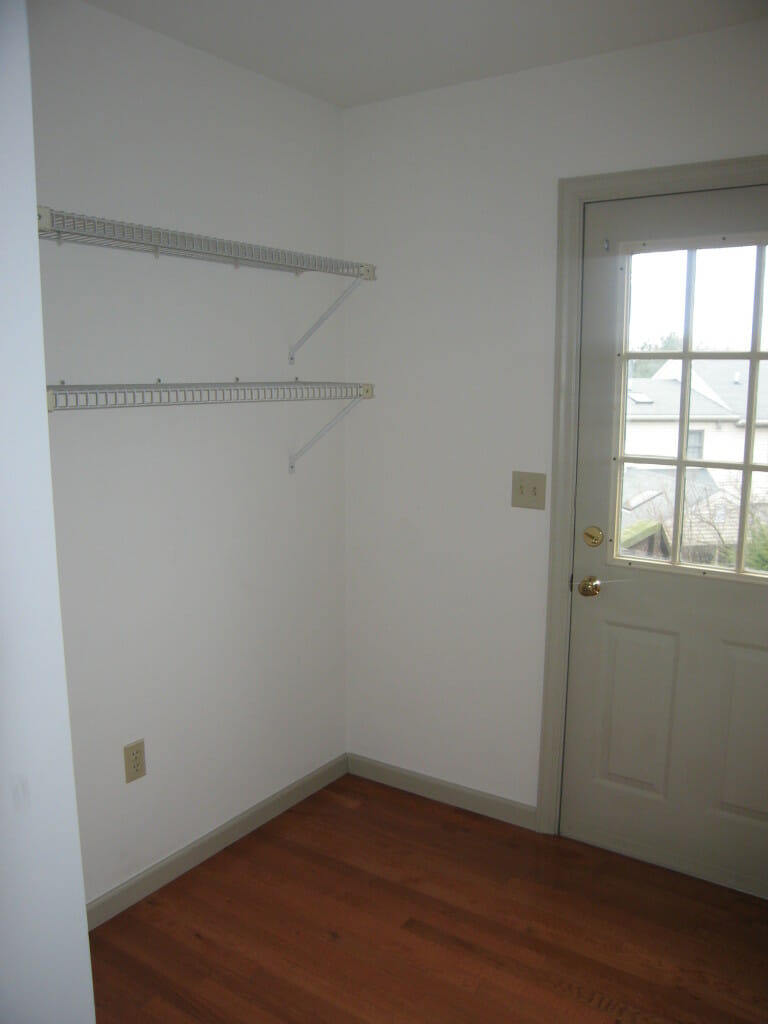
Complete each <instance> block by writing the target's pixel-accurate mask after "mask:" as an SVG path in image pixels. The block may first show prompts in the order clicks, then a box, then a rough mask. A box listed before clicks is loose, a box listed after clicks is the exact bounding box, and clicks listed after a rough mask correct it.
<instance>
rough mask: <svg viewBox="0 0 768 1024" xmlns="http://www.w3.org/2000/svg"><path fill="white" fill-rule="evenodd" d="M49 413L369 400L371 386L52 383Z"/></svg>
mask: <svg viewBox="0 0 768 1024" xmlns="http://www.w3.org/2000/svg"><path fill="white" fill-rule="evenodd" d="M47 392H48V411H49V412H73V411H78V410H85V409H91V410H93V409H142V408H148V407H157V406H172V405H173V406H175V405H232V404H245V403H250V402H318V401H319V402H334V401H353V400H355V401H356V400H360V399H363V398H373V385H372V384H360V383H348V382H340V381H247V382H241V381H235V382H226V383H205V384H170V383H168V384H166V383H163V382H160V381H158V382H156V383H154V384H53V385H49V386H48V388H47Z"/></svg>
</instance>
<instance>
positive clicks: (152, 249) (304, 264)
mask: <svg viewBox="0 0 768 1024" xmlns="http://www.w3.org/2000/svg"><path fill="white" fill-rule="evenodd" d="M37 233H38V235H39V237H40V238H49V239H53V240H54V241H58V242H79V243H81V244H84V245H100V246H105V247H106V248H110V249H133V250H135V251H138V252H149V253H154V254H155V255H158V256H159V255H160V254H161V253H162V254H163V255H166V256H183V257H185V258H186V259H196V260H209V261H213V262H215V263H230V264H232V265H234V266H238V267H239V266H250V267H262V268H264V269H267V270H284V271H288V272H291V273H294V274H304V273H310V272H314V273H319V274H335V275H337V276H339V277H352V278H357V279H359V280H362V281H374V280H375V279H376V268H375V267H374V265H373V264H372V263H356V262H354V261H352V260H339V259H335V258H333V257H330V256H314V255H312V254H311V253H305V252H295V251H293V250H291V249H275V248H273V247H271V246H265V245H254V244H252V243H250V242H236V241H232V240H230V239H226V238H216V237H214V236H212V235H197V234H191V233H190V232H187V231H176V230H173V229H171V228H157V227H150V226H148V225H144V224H131V223H129V222H127V221H119V220H110V219H108V218H106V217H93V216H90V215H88V214H84V213H67V212H66V211H64V210H54V209H52V208H51V207H50V206H38V208H37ZM318 326H319V324H318Z"/></svg>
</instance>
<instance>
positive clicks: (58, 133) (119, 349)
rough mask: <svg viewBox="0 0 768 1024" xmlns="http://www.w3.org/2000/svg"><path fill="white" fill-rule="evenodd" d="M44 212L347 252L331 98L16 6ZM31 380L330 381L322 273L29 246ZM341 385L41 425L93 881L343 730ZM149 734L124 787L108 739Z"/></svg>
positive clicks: (186, 829)
mask: <svg viewBox="0 0 768 1024" xmlns="http://www.w3.org/2000/svg"><path fill="white" fill-rule="evenodd" d="M30 21H31V43H32V73H33V100H34V109H35V131H36V148H37V169H38V195H39V201H40V202H41V203H43V204H46V205H50V206H53V207H57V208H63V209H68V210H74V211H81V212H86V213H97V214H103V215H106V216H111V217H116V218H120V219H126V220H134V221H140V222H143V223H149V224H158V225H163V226H169V227H179V228H184V229H187V230H191V231H199V232H203V233H211V234H218V235H220V236H224V237H229V238H238V239H242V240H245V241H254V242H260V243H263V244H268V245H276V246H281V247H285V248H298V249H303V250H306V251H310V252H319V253H323V254H338V253H339V250H340V249H341V241H342V238H341V115H340V113H339V112H338V111H337V110H336V109H335V108H333V107H331V106H329V105H327V104H325V103H322V102H319V101H315V100H312V99H309V98H307V97H306V96H302V95H300V94H298V93H296V92H294V91H292V90H290V89H287V88H285V87H283V86H280V85H277V84H275V83H273V82H270V81H268V80H266V79H263V78H260V77H258V76H255V75H253V74H252V73H250V72H247V71H243V70H240V69H237V68H235V67H233V66H231V65H228V64H226V63H224V62H221V61H218V60H216V59H214V58H212V57H209V56H207V55H204V54H202V53H199V52H197V51H194V50H191V49H188V48H186V47H184V46H182V45H180V44H177V43H174V42H172V41H170V40H168V39H165V38H164V37H162V36H159V35H157V34H154V33H152V32H149V31H146V30H144V29H141V28H139V27H137V26H134V25H132V24H130V23H128V22H126V21H123V20H122V19H120V18H116V17H114V16H112V15H109V14H106V13H104V12H101V11H99V10H96V9H94V8H91V7H88V6H86V5H85V4H81V3H79V2H70V0H66V2H55V3H53V2H50V3H44V2H34V3H33V4H32V5H31V13H30ZM41 253H42V273H43V296H44V322H45V335H46V364H47V373H48V379H49V381H58V380H60V379H65V380H67V381H68V382H72V383H81V382H97V383H98V382H109V381H113V382H121V381H124V382H130V381H143V380H149V381H153V380H155V378H157V377H161V378H163V379H165V380H228V379H233V378H234V377H235V376H239V377H240V378H241V379H242V380H249V379H250V380H253V379H256V380H270V379H292V378H293V376H294V374H298V375H300V376H301V377H303V378H307V379H313V378H314V379H330V380H333V379H339V377H340V376H341V375H342V374H343V369H344V367H343V357H342V349H341V337H340V334H339V327H338V324H336V325H333V324H329V325H328V326H327V327H325V328H324V329H323V331H322V334H319V335H317V336H316V337H315V338H314V339H313V340H312V341H311V342H310V343H309V344H308V345H307V346H306V348H305V349H304V350H303V351H302V353H301V355H300V357H299V359H298V362H297V365H296V367H295V368H292V367H289V365H288V360H287V352H288V347H289V345H291V344H292V343H293V342H294V341H296V340H297V339H298V338H299V337H300V335H301V334H302V333H303V331H304V330H305V329H306V327H307V326H309V324H310V323H311V322H312V320H313V319H314V318H315V317H316V316H317V315H318V314H319V313H320V312H322V311H323V309H324V308H325V307H326V306H327V305H328V304H329V303H330V301H331V300H332V298H333V297H334V296H335V295H336V294H338V292H340V291H341V289H342V287H343V282H340V281H338V280H336V279H333V278H321V277H319V276H318V277H314V278H313V277H312V275H305V276H303V277H301V278H296V277H294V276H293V275H288V274H280V273H275V272H268V271H254V270H249V269H245V268H242V269H240V270H234V269H232V268H231V267H222V266H216V265H213V264H208V263H199V264H198V263H193V262H190V261H186V260H173V259H170V258H163V259H160V260H157V261H156V260H154V259H153V258H152V257H151V256H147V255H144V254H134V253H120V252H110V251H108V250H104V249H88V248H85V247H78V246H73V245H65V246H61V247H57V246H56V245H55V244H54V243H50V242H44V243H43V244H42V245H41ZM337 408H338V405H335V404H330V403H325V404H324V403H311V404H310V403H306V404H303V405H300V406H290V407H277V406H245V407H215V408H185V409H164V410H144V411H119V412H113V413H106V414H104V413H94V414H82V413H81V414H70V415H67V414H62V413H60V414H57V415H55V416H52V417H51V418H50V432H51V446H52V459H53V483H54V499H55V512H56V527H57V536H58V549H59V568H60V574H61V599H62V611H63V621H64V640H65V652H66V660H67V669H68V677H69V689H70V703H71V714H72V735H73V744H74V751H75V774H76V780H77V792H78V799H79V804H80V818H81V831H82V845H83V861H84V871H85V884H86V894H87V897H88V899H89V900H91V899H93V898H95V897H97V896H99V895H101V894H103V893H104V892H106V891H108V890H110V889H111V888H113V887H114V886H116V885H118V884H119V883H121V882H123V881H125V880H126V879H128V878H130V877H131V876H133V875H135V874H136V873H137V872H139V871H141V870H142V869H145V868H147V867H149V866H151V865H152V864H154V863H156V862H157V861H159V860H160V859H162V858H163V857H165V856H167V855H169V854H170V853H172V852H174V851H175V850H178V849H179V848H182V847H183V846H185V845H186V844H188V843H190V842H191V841H193V840H195V839H197V838H198V837H200V836H201V835H203V834H204V833H206V832H208V831H209V830H211V829H213V828H215V827H216V826H218V825H220V824H222V823H223V822H226V821H228V820H229V819H230V818H232V817H233V816H235V815H237V814H239V813H240V812H242V811H244V810H246V809H248V808H249V807H251V806H252V805H253V804H255V803H257V802H258V801H260V800H262V799H264V798H265V797H267V796H269V795H271V794H272V793H274V792H275V791H276V790H278V789H280V788H281V787H283V786H285V785H288V784H289V783H291V782H292V781H294V780H295V779H297V778H299V777H301V776H303V775H304V774H306V773H308V772H310V771H312V770H313V769H315V768H317V767H319V766H320V765H322V764H324V763H326V762H327V761H329V760H330V759H332V758H334V757H336V756H338V755H339V754H342V753H343V752H344V750H345V734H344V635H343V631H344V614H343V607H344V598H343V588H344V570H343V558H344V458H343V431H337V432H336V433H334V434H332V435H330V436H329V437H328V438H326V439H325V440H324V441H323V442H322V443H321V444H319V445H318V446H317V447H316V448H315V449H313V450H312V452H311V453H310V454H309V455H307V457H306V458H305V459H304V460H302V461H301V462H300V464H299V466H298V468H297V472H296V474H295V476H289V474H288V454H289V450H291V449H294V450H295V449H296V448H298V447H300V446H301V444H302V443H303V442H304V441H306V440H307V439H308V438H309V437H310V436H311V435H312V434H313V433H314V432H315V431H316V430H317V429H319V427H320V426H322V425H323V423H325V422H326V421H327V420H328V419H329V418H330V417H331V415H332V414H333V413H334V412H335V411H336V409H337ZM139 737H144V739H145V741H146V756H147V767H148V774H147V777H146V778H145V779H142V780H140V781H138V782H135V783H132V784H131V785H130V786H126V784H125V781H124V775H123V745H124V744H126V743H128V742H130V741H133V740H135V739H137V738H139Z"/></svg>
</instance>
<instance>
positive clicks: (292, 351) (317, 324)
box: [288, 277, 362, 366]
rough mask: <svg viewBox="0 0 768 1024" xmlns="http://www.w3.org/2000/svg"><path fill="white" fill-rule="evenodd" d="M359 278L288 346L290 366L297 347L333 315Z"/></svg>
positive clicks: (294, 357)
mask: <svg viewBox="0 0 768 1024" xmlns="http://www.w3.org/2000/svg"><path fill="white" fill-rule="evenodd" d="M361 280H362V278H360V277H356V278H355V280H354V281H353V282H352V284H350V285H348V286H347V287H346V288H345V289H344V291H343V292H342V293H341V295H340V296H339V297H338V299H336V301H335V302H333V303H331V305H330V306H329V307H328V309H326V311H325V312H324V313H323V315H322V316H320V317H318V318H317V320H315V322H314V323H313V324H312V326H311V327H310V328H309V330H308V331H305V332H304V334H302V336H301V337H300V338H299V340H298V341H297V342H296V344H295V345H292V346H291V347H290V349H289V350H288V362H289V363H290V364H291V366H293V364H294V363H295V362H296V353H297V352H298V351H299V349H300V348H302V346H303V345H306V343H307V342H308V341H309V339H310V338H311V337H312V335H313V334H314V333H315V331H316V330H317V329H318V328H319V327H322V326H323V324H324V323H325V321H326V320H327V319H328V318H329V317H331V316H333V314H334V313H335V312H336V310H337V309H338V308H339V306H340V305H341V304H342V302H344V300H345V299H348V298H349V296H350V295H351V294H352V292H353V291H354V290H355V288H357V286H358V285H359V284H360V282H361Z"/></svg>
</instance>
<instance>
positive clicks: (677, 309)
mask: <svg viewBox="0 0 768 1024" xmlns="http://www.w3.org/2000/svg"><path fill="white" fill-rule="evenodd" d="M625 271H626V281H627V289H626V302H625V309H626V315H625V319H624V322H625V329H624V339H623V344H622V351H621V353H620V357H621V360H622V403H621V409H620V417H621V422H620V425H619V427H620V429H619V432H618V436H619V438H620V450H619V453H618V456H617V459H616V462H617V469H618V472H617V477H616V494H617V501H616V530H615V534H614V545H613V554H614V557H617V558H619V559H621V560H622V561H625V560H626V561H627V562H628V563H630V564H631V563H632V562H634V561H636V560H638V561H641V562H643V563H645V564H648V565H657V566H658V565H666V566H668V567H669V566H674V567H676V568H679V569H681V570H691V569H696V570H697V571H700V572H702V573H705V574H706V573H710V572H712V573H727V574H729V575H732V574H734V573H737V574H748V575H751V576H762V577H763V578H768V313H767V312H766V307H768V301H765V300H764V294H765V291H766V246H765V245H736V246H724V247H702V248H697V249H679V250H674V251H663V252H647V251H639V252H633V253H630V254H628V256H627V260H626V264H625Z"/></svg>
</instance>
